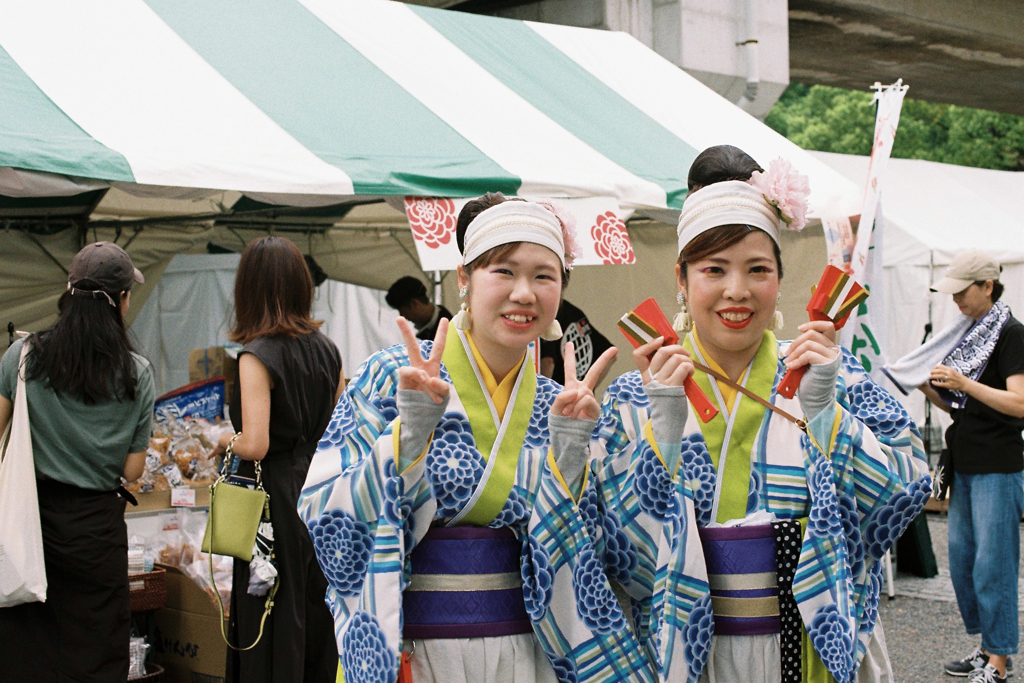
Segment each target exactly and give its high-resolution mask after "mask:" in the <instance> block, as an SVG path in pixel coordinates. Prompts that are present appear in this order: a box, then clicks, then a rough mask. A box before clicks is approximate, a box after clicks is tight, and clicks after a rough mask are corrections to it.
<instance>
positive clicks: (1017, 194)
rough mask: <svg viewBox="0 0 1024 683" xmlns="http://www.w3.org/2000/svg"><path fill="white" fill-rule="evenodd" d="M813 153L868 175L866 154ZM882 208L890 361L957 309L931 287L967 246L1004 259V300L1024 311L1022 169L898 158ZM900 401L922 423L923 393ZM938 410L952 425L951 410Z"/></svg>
mask: <svg viewBox="0 0 1024 683" xmlns="http://www.w3.org/2000/svg"><path fill="white" fill-rule="evenodd" d="M811 154H812V155H814V156H815V157H817V158H819V159H821V160H822V161H824V162H825V163H826V164H828V165H829V166H831V167H832V168H833V169H835V170H837V171H839V172H840V173H842V174H843V175H845V176H846V177H847V178H848V179H849V180H851V181H853V182H854V183H857V184H858V185H863V183H864V180H865V178H867V172H868V162H869V159H868V157H861V156H854V155H848V154H831V153H827V152H811ZM882 207H883V209H884V212H885V221H884V227H883V232H884V248H883V257H882V265H883V268H882V272H883V278H882V286H883V297H884V309H885V321H886V324H885V328H886V329H885V332H886V335H887V336H886V343H885V345H884V346H883V348H882V351H883V353H884V354H885V356H886V358H887V359H888V360H890V361H893V360H896V359H897V358H900V357H901V356H903V355H905V354H907V353H909V352H910V351H912V350H913V349H915V348H917V347H918V346H919V345H920V344H921V340H922V338H923V337H924V330H925V325H926V324H927V323H928V322H929V320H930V321H931V323H932V326H933V330H934V331H936V332H938V331H939V330H941V329H942V328H943V327H945V326H946V325H948V324H949V323H951V322H952V321H953V320H954V319H955V318H956V316H957V315H958V314H959V311H958V310H957V308H956V306H955V305H954V304H953V300H952V297H950V296H948V295H945V294H936V293H933V292H930V291H929V287H930V286H931V284H932V283H933V282H935V281H936V280H938V279H940V278H941V277H942V276H943V274H944V273H945V271H946V268H947V267H948V265H949V262H950V260H951V259H952V258H953V257H954V256H955V255H956V254H958V253H960V252H961V251H964V250H966V249H972V248H973V249H981V250H983V251H985V252H988V253H990V254H991V255H992V256H993V257H994V258H996V259H997V260H998V261H999V262H1000V263H1001V264H1002V266H1003V272H1002V275H1001V276H1000V279H1001V281H1002V282H1003V284H1004V285H1005V286H1006V288H1005V292H1004V293H1003V298H1002V300H1003V301H1005V302H1006V303H1007V305H1009V306H1010V308H1011V309H1012V310H1013V311H1014V314H1015V315H1016V316H1017V317H1021V316H1022V315H1024V173H1013V172H1009V171H993V170H989V169H980V168H969V167H965V166H954V165H952V164H940V163H936V162H932V161H922V160H917V159H892V160H890V166H889V177H888V179H887V180H886V185H885V188H884V189H883V191H882ZM890 388H892V387H891V385H890ZM893 393H894V394H896V395H898V396H899V395H900V394H899V392H897V391H896V390H895V389H893ZM902 399H903V402H904V405H906V406H907V407H908V409H909V410H910V413H911V415H912V416H913V417H914V419H915V420H916V421H918V424H922V421H923V420H924V397H923V395H922V394H921V393H920V392H914V393H912V394H911V395H910V396H907V397H902ZM935 414H938V415H939V417H940V421H941V422H942V423H943V424H947V423H948V419H947V416H946V413H943V412H941V411H937V410H936V411H933V416H934V415H935Z"/></svg>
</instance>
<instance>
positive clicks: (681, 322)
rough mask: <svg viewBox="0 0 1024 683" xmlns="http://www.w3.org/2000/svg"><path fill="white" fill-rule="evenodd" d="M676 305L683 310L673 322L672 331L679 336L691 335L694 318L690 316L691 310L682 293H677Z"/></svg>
mask: <svg viewBox="0 0 1024 683" xmlns="http://www.w3.org/2000/svg"><path fill="white" fill-rule="evenodd" d="M676 303H678V304H679V306H680V307H681V308H682V310H680V311H679V313H677V314H676V318H675V320H673V321H672V329H673V330H675V331H676V332H678V333H679V334H681V335H682V334H689V333H690V330H692V329H693V318H692V317H691V316H690V309H689V308H688V307H687V306H686V297H685V296H683V293H682V292H676Z"/></svg>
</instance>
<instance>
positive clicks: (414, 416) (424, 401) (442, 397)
mask: <svg viewBox="0 0 1024 683" xmlns="http://www.w3.org/2000/svg"><path fill="white" fill-rule="evenodd" d="M397 322H398V329H399V330H400V331H401V333H402V338H403V339H404V340H405V348H406V351H407V352H408V354H409V365H408V366H407V367H401V368H399V369H398V392H397V393H396V396H395V402H396V403H397V405H398V416H399V418H400V420H401V423H400V427H399V434H398V460H399V472H404V471H405V470H406V469H407V468H408V467H409V466H410V465H411V464H413V463H414V462H415V461H416V460H417V459H418V458H419V456H420V454H422V453H423V450H424V449H425V448H426V447H427V445H428V444H429V443H430V437H431V435H432V434H433V433H434V428H435V427H437V423H438V422H440V421H441V417H442V416H443V415H444V411H445V408H447V407H448V396H449V390H450V387H449V385H448V383H447V382H445V381H444V380H442V379H441V357H442V355H444V343H445V339H446V335H447V333H448V321H447V320H441V322H440V323H439V324H438V326H437V334H436V335H435V336H434V348H433V349H431V351H430V355H429V356H428V357H427V358H425V359H424V358H423V354H421V353H420V345H419V340H418V339H416V335H415V333H414V332H413V329H412V326H411V325H410V324H409V321H408V320H406V319H405V318H402V317H399V318H398V320H397Z"/></svg>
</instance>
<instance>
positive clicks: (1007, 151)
mask: <svg viewBox="0 0 1024 683" xmlns="http://www.w3.org/2000/svg"><path fill="white" fill-rule="evenodd" d="M871 97H872V96H871V93H870V92H858V91H855V90H845V89H843V88H832V87H828V86H824V85H812V86H808V85H803V84H800V83H793V84H792V85H790V86H789V88H787V89H786V92H784V93H783V94H782V97H781V98H779V101H778V102H776V103H775V106H774V107H772V110H771V112H769V114H768V118H766V119H765V123H767V124H768V125H769V126H771V127H772V128H773V129H775V130H776V131H778V132H779V133H781V134H782V135H785V136H786V137H787V138H789V139H790V140H792V141H793V142H795V143H796V144H798V145H800V146H801V147H803V148H804V149H814V150H819V151H822V152H840V153H842V154H863V155H866V154H870V153H871V139H872V137H873V135H874V127H875V108H874V105H873V104H872V101H871ZM892 155H893V156H894V157H898V158H902V159H927V160H929V161H941V162H943V163H947V164H958V165H960V166H977V167H979V168H994V169H999V170H1004V171H1024V116H1014V115H1012V114H1001V113H998V112H993V111H986V110H984V109H970V108H967V107H958V106H956V105H952V104H936V103H934V102H925V101H922V100H914V99H910V98H907V99H906V100H905V101H904V103H903V111H902V113H901V114H900V127H899V131H898V132H897V134H896V143H895V145H894V146H893V151H892Z"/></svg>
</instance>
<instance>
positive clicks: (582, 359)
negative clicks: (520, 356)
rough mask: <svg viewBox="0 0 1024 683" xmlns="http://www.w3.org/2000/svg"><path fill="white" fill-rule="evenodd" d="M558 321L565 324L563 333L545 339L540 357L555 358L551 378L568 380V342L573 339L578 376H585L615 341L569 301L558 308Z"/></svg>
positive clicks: (561, 382) (558, 380) (541, 344)
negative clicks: (596, 328) (566, 366)
mask: <svg viewBox="0 0 1024 683" xmlns="http://www.w3.org/2000/svg"><path fill="white" fill-rule="evenodd" d="M557 320H558V323H559V324H560V325H561V326H562V337H561V338H560V339H556V340H555V341H541V343H540V357H541V358H551V359H552V360H553V361H554V362H555V367H554V370H553V371H552V373H551V379H553V380H555V381H556V382H558V383H559V384H563V385H564V384H565V359H564V351H565V343H566V342H567V341H571V342H572V343H573V345H574V347H575V348H576V376H577V379H583V377H585V376H586V374H587V371H588V370H590V366H591V365H593V363H594V361H595V360H597V359H598V358H600V357H601V354H602V353H604V352H605V351H607V350H608V349H609V348H611V346H612V343H611V342H610V341H608V340H607V339H606V338H605V336H604V335H603V334H601V333H600V332H598V331H597V330H595V329H594V326H593V325H591V324H590V321H588V320H587V315H586V314H585V313H584V312H583V311H581V310H580V309H578V308H576V307H575V306H573V305H572V304H571V303H569V302H568V301H564V300H563V301H562V305H561V306H560V307H559V309H558V315H557Z"/></svg>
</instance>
